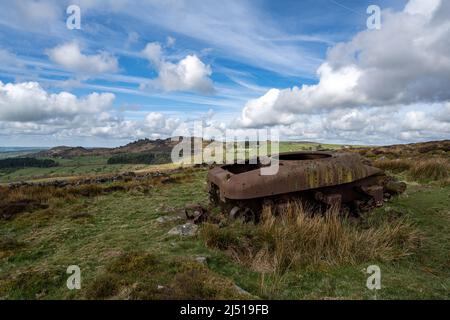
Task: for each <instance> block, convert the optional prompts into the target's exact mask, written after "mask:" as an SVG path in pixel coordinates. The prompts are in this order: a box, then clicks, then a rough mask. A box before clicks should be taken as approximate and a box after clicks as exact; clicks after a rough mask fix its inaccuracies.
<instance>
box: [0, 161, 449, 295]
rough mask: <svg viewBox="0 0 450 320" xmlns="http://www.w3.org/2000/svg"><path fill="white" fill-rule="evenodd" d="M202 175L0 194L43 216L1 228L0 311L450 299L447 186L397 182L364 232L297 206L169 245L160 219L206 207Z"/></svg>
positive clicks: (191, 172)
mask: <svg viewBox="0 0 450 320" xmlns="http://www.w3.org/2000/svg"><path fill="white" fill-rule="evenodd" d="M206 174H207V170H206V169H201V168H199V169H186V170H185V171H184V172H182V173H177V174H171V179H169V180H167V181H166V182H164V183H162V181H161V180H158V179H149V180H143V181H137V180H131V181H128V182H120V183H119V184H116V185H115V184H111V183H107V184H99V185H94V186H79V187H73V188H68V189H57V188H50V187H45V188H37V187H27V188H23V189H20V190H15V191H14V192H10V191H8V190H7V189H6V188H2V189H1V190H0V192H1V193H2V195H3V197H2V198H1V199H0V204H5V205H7V204H9V203H11V202H14V201H22V200H26V199H28V200H33V201H35V202H36V203H37V204H39V205H42V204H45V207H40V206H38V205H36V206H31V207H28V208H26V209H25V210H24V211H22V212H19V213H18V214H17V215H15V216H14V217H12V218H11V219H10V220H1V219H0V235H1V236H0V299H167V298H172V299H182V298H196V299H218V298H231V299H242V298H247V296H242V295H240V294H239V292H237V291H236V290H235V287H234V285H235V284H236V285H238V286H239V287H241V288H243V289H245V290H246V291H248V292H250V294H252V297H259V298H269V299H328V298H330V299H344V298H346V299H374V298H377V299H449V298H450V294H449V292H450V290H449V288H450V268H449V266H450V255H449V252H450V207H449V194H450V185H449V184H448V183H445V181H447V180H448V178H447V179H441V180H439V181H438V182H432V181H428V180H425V181H423V180H417V181H413V178H412V177H411V176H409V174H408V171H403V172H401V173H399V176H400V177H402V176H405V177H406V176H408V181H409V185H408V189H407V191H406V193H405V194H403V195H401V196H399V197H396V198H394V199H393V200H392V201H390V202H389V203H387V204H385V206H383V207H382V208H378V209H376V210H375V211H374V212H372V213H371V214H369V215H367V216H365V217H364V218H363V219H361V220H360V221H353V220H351V219H349V220H341V219H337V218H336V216H334V215H331V214H330V215H328V216H324V217H310V216H309V215H308V214H301V215H298V212H303V211H302V209H301V208H298V207H296V206H292V207H291V208H290V209H288V212H287V214H286V215H285V216H284V217H274V216H273V215H271V214H270V212H266V214H265V219H264V223H263V224H261V225H259V226H253V225H249V224H242V223H239V222H229V221H225V223H224V224H223V225H222V227H221V228H219V227H218V226H216V225H204V226H203V227H202V228H201V229H202V232H201V234H200V235H199V236H197V237H188V238H182V237H173V236H168V235H167V232H168V231H169V230H170V229H171V228H172V227H174V226H175V225H178V224H181V223H182V222H183V221H180V220H178V221H177V220H173V221H172V220H170V221H167V222H165V223H158V221H157V219H158V218H159V217H161V216H176V215H180V214H182V211H183V208H184V207H185V206H186V204H189V203H200V204H202V205H204V206H206V205H207V204H208V198H207V192H206V183H205V182H206ZM114 186H116V187H117V186H120V188H112V187H114ZM266 210H268V209H266ZM289 210H290V213H289ZM294 213H295V215H294ZM197 256H204V257H207V265H203V264H200V263H198V262H196V261H195V257H197ZM373 264H376V265H378V266H380V268H381V271H382V289H381V290H379V291H377V292H373V291H370V290H368V289H367V288H366V287H365V283H366V279H367V277H368V275H367V274H366V272H365V269H366V268H367V267H368V266H369V265H373ZM70 265H78V266H80V268H81V272H82V274H81V275H82V289H81V290H75V291H70V290H68V289H67V287H66V280H67V277H68V275H67V274H66V269H67V267H68V266H70ZM187 284H189V285H187Z"/></svg>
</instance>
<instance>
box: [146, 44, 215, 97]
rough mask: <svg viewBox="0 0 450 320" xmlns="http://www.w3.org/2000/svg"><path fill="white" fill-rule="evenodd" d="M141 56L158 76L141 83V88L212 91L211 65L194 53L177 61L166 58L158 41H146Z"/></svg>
mask: <svg viewBox="0 0 450 320" xmlns="http://www.w3.org/2000/svg"><path fill="white" fill-rule="evenodd" d="M141 54H142V56H143V57H145V58H146V59H147V60H148V61H150V62H151V63H152V65H153V66H154V67H155V69H156V70H157V72H158V77H157V78H155V79H152V80H150V81H148V82H146V83H143V84H142V85H141V89H145V88H156V89H159V90H163V91H167V92H171V91H193V92H198V93H202V94H210V93H213V92H214V85H213V82H212V80H211V78H210V76H211V74H212V70H211V67H210V66H209V65H206V64H204V63H203V62H202V61H201V60H200V59H199V58H198V57H197V56H196V55H195V54H194V55H187V56H186V57H185V58H183V59H181V60H180V61H178V62H177V63H172V62H169V61H167V60H166V58H165V56H164V52H163V48H162V46H161V45H160V44H159V43H156V42H152V43H148V44H147V46H146V47H145V49H144V50H143V51H142V52H141Z"/></svg>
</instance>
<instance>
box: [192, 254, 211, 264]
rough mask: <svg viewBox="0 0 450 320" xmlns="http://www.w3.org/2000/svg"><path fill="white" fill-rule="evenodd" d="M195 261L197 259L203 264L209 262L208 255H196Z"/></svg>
mask: <svg viewBox="0 0 450 320" xmlns="http://www.w3.org/2000/svg"><path fill="white" fill-rule="evenodd" d="M195 261H197V262H198V263H201V264H207V263H208V258H207V257H202V256H198V257H195Z"/></svg>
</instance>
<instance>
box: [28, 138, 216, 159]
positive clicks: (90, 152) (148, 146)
mask: <svg viewBox="0 0 450 320" xmlns="http://www.w3.org/2000/svg"><path fill="white" fill-rule="evenodd" d="M194 140H195V141H198V140H201V141H202V143H203V145H206V144H208V143H209V142H208V141H206V140H205V141H204V140H203V139H201V138H191V143H192V142H193V141H194ZM177 144H178V139H177V140H175V141H172V139H171V138H168V139H157V140H150V139H141V140H137V141H135V142H131V143H129V144H127V145H125V146H121V147H117V148H83V147H67V146H60V147H55V148H51V149H49V150H44V151H40V152H38V153H35V154H33V155H32V156H34V157H38V158H74V157H80V156H112V155H117V154H122V153H145V152H157V153H168V152H171V151H172V149H173V147H174V146H175V145H177Z"/></svg>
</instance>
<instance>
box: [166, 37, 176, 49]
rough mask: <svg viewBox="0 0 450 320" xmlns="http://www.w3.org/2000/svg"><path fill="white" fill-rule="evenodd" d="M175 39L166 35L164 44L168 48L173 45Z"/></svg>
mask: <svg viewBox="0 0 450 320" xmlns="http://www.w3.org/2000/svg"><path fill="white" fill-rule="evenodd" d="M176 41H177V40H176V39H175V38H174V37H171V36H168V37H167V39H166V46H167V47H168V48H170V47H173V46H174V45H175V42H176Z"/></svg>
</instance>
